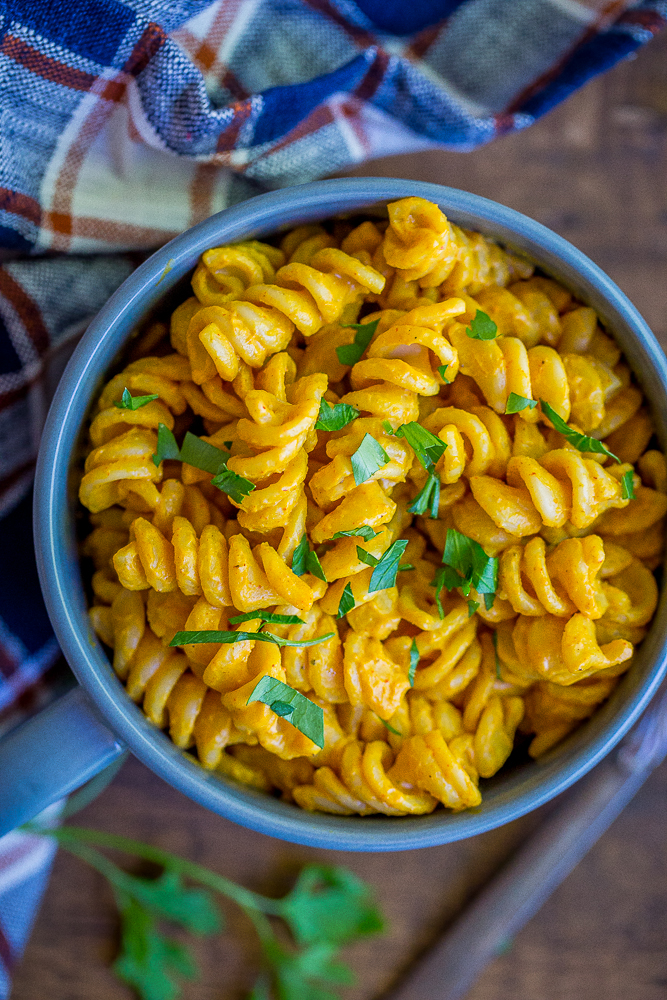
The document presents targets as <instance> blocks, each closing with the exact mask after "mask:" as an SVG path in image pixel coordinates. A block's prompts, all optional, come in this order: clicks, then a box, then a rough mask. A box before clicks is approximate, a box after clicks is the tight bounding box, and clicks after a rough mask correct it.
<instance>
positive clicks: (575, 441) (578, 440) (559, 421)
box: [540, 399, 620, 462]
mask: <svg viewBox="0 0 667 1000" xmlns="http://www.w3.org/2000/svg"><path fill="white" fill-rule="evenodd" d="M540 406H541V407H542V413H543V414H544V415H545V417H548V418H549V420H550V421H551V423H552V424H553V426H554V430H557V431H558V433H559V434H562V435H563V437H564V438H566V439H567V440H568V441H569V442H570V444H572V445H574V447H575V448H576V449H577V451H584V452H586V451H592V452H595V453H596V454H597V455H607V457H608V458H613V459H614V461H615V462H620V458H618V457H617V456H616V455H614V453H613V452H612V451H609V448H607V446H606V445H605V444H603V443H602V441H598V440H597V438H592V437H589V436H588V435H587V434H582V433H581V431H575V430H574V428H573V427H570V426H568V424H566V423H565V421H564V420H563V418H562V417H559V416H558V414H557V413H556V411H555V410H554V409H553V407H551V406H549V404H548V403H547V402H546V400H544V399H541V400H540Z"/></svg>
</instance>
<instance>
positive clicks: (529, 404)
mask: <svg viewBox="0 0 667 1000" xmlns="http://www.w3.org/2000/svg"><path fill="white" fill-rule="evenodd" d="M536 406H537V400H536V399H528V398H527V397H526V396H520V395H519V394H518V392H511V393H510V394H509V396H508V397H507V403H506V404H505V413H506V414H507V415H508V416H509V415H510V414H511V413H521V411H522V410H525V409H529V410H534V409H535V407H536Z"/></svg>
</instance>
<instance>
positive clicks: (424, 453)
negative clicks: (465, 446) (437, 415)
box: [395, 420, 447, 472]
mask: <svg viewBox="0 0 667 1000" xmlns="http://www.w3.org/2000/svg"><path fill="white" fill-rule="evenodd" d="M395 434H396V437H402V438H405V440H406V441H407V442H408V444H409V445H410V447H411V448H412V450H413V451H414V453H415V455H416V456H417V460H418V461H419V462H420V463H421V464H422V465H423V467H424V468H425V469H426V471H427V472H432V471H433V469H434V468H435V465H436V463H437V462H438V461H439V460H440V459H441V458H442V456H443V455H444V453H445V448H446V447H447V445H446V444H445V442H444V441H441V440H440V438H439V437H437V435H435V434H433V433H432V432H431V431H428V430H426V428H425V427H422V425H421V424H418V423H416V421H414V420H413V421H411V422H410V423H409V424H401V426H400V427H399V428H398V430H397V431H396V432H395Z"/></svg>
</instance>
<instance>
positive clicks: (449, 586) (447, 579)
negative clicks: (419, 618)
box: [431, 566, 461, 618]
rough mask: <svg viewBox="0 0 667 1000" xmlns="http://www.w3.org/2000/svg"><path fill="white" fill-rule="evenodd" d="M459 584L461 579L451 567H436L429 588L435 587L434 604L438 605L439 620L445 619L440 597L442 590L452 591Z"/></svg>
mask: <svg viewBox="0 0 667 1000" xmlns="http://www.w3.org/2000/svg"><path fill="white" fill-rule="evenodd" d="M460 583H461V578H460V577H459V575H458V573H457V572H456V570H455V569H452V567H451V566H438V568H437V570H436V571H435V576H434V577H433V580H432V581H431V586H432V587H435V603H436V604H437V605H438V613H439V615H440V617H441V618H444V617H445V612H444V611H443V607H442V601H441V599H440V595H441V593H442V591H443V589H444V590H454V589H455V588H456V587H458V586H459V585H460Z"/></svg>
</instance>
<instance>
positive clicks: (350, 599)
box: [336, 583, 354, 618]
mask: <svg viewBox="0 0 667 1000" xmlns="http://www.w3.org/2000/svg"><path fill="white" fill-rule="evenodd" d="M353 609H354V594H353V593H352V586H351V584H350V583H346V584H345V589H344V590H343V593H342V594H341V595H340V601H339V602H338V611H337V612H336V618H342V617H343V616H344V615H346V614H347V613H348V611H352V610H353Z"/></svg>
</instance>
